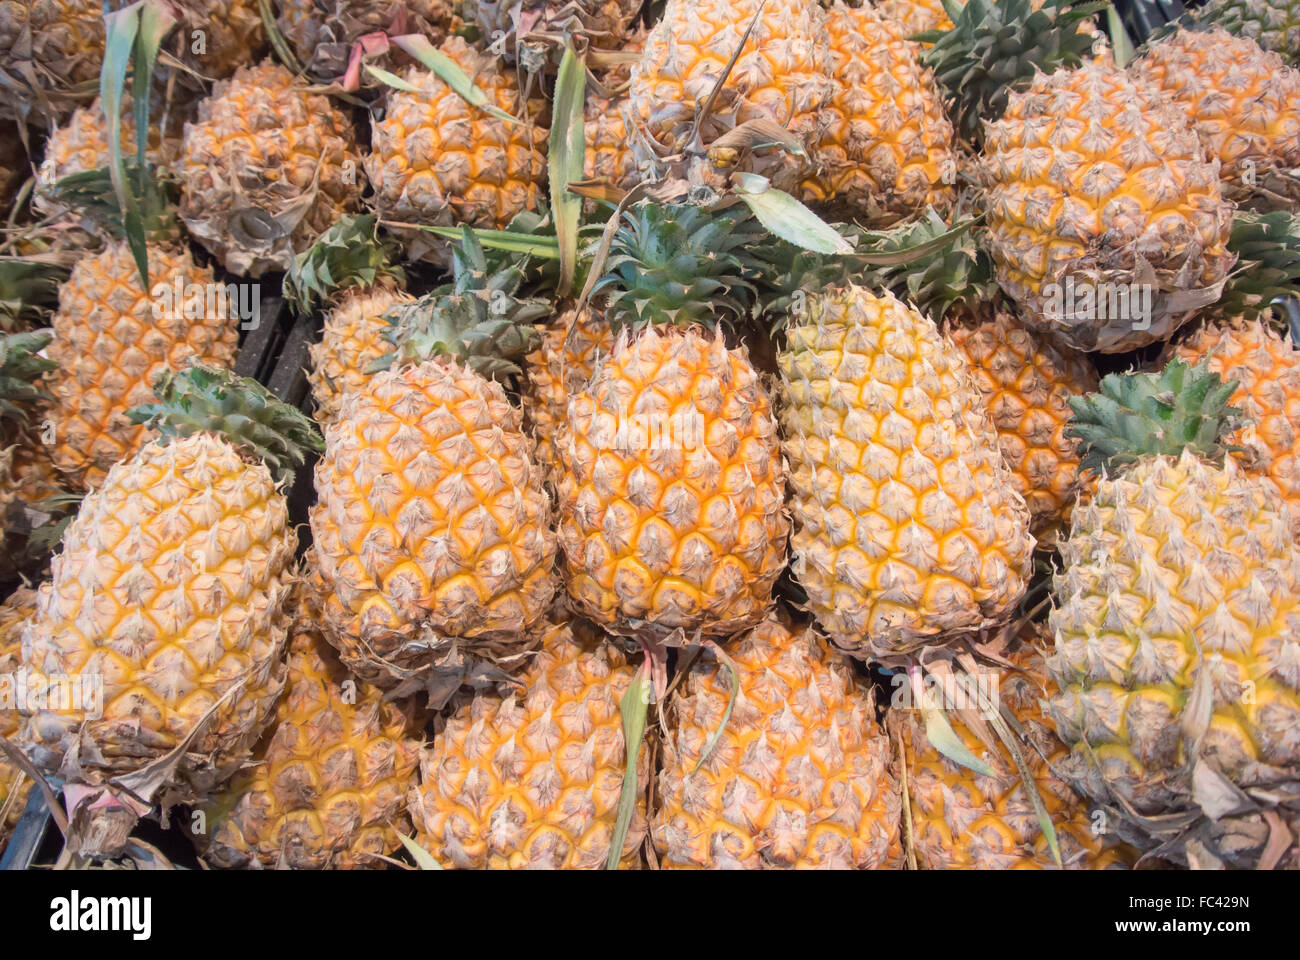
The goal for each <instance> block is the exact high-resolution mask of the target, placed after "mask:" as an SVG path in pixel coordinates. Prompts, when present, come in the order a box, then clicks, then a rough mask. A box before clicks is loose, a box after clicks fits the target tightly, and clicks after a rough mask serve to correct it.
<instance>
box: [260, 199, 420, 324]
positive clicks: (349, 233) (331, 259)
mask: <svg viewBox="0 0 1300 960" xmlns="http://www.w3.org/2000/svg"><path fill="white" fill-rule="evenodd" d="M377 223H378V219H377V218H376V217H375V215H374V214H371V213H367V214H364V215H362V216H356V217H344V218H343V219H342V220H340V221H339V222H338V223H336V224H334V226H332V227H330V228H329V229H328V230H326V231H325V232H324V233H323V234H321V236H320V238H319V239H318V240H317V241H316V242H315V243H314V244H312V245H311V247H310V248H308V249H307V251H306V252H304V253H301V254H299V255H298V256H297V257H295V258H294V261H293V265H292V266H290V267H289V270H288V272H287V273H286V274H285V276H284V298H285V300H286V301H288V303H289V305H290V306H291V307H293V309H294V310H296V311H297V312H299V313H310V312H311V311H312V310H313V309H315V308H316V306H318V305H319V304H322V303H326V302H328V301H329V300H330V299H332V298H333V297H335V296H336V295H337V294H339V293H340V292H342V291H344V290H347V289H350V288H364V287H373V286H375V285H376V284H378V283H381V282H384V281H385V280H390V281H392V282H393V283H395V284H397V285H398V286H399V287H400V286H404V285H405V284H406V272H405V271H404V270H402V268H401V267H400V266H398V265H397V264H395V263H394V262H393V258H394V255H395V253H396V250H397V245H396V244H394V243H393V242H392V241H389V240H384V239H380V237H379V235H378V230H377Z"/></svg>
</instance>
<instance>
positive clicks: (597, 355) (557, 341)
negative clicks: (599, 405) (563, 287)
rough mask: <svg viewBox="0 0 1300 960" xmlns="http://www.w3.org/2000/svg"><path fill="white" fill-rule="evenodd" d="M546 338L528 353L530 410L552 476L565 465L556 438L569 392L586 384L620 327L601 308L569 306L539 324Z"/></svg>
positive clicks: (540, 459) (541, 461)
mask: <svg viewBox="0 0 1300 960" xmlns="http://www.w3.org/2000/svg"><path fill="white" fill-rule="evenodd" d="M538 331H539V332H540V333H541V344H540V346H538V348H537V349H536V350H534V351H533V352H532V353H530V354H529V355H528V356H527V358H526V359H527V366H526V367H525V368H524V369H525V373H527V375H528V387H527V392H526V396H527V399H528V402H527V403H525V404H524V413H525V414H526V415H527V417H528V425H529V427H530V429H531V431H532V433H533V436H534V437H535V439H536V441H537V457H536V462H537V464H538V466H540V467H541V468H542V469H543V470H545V471H546V473H547V476H552V475H553V471H555V470H556V469H558V467H559V453H558V451H557V449H556V442H557V441H558V439H559V432H560V429H561V427H562V426H563V425H564V422H565V420H566V419H567V418H568V415H569V397H570V396H572V395H573V394H574V393H575V392H577V391H578V390H581V389H582V388H583V387H585V386H586V385H587V383H588V381H590V380H591V378H592V375H593V374H594V373H595V372H596V365H597V363H598V362H599V361H600V360H602V359H603V358H605V357H608V356H609V353H610V350H612V349H613V347H614V332H613V330H612V329H611V328H610V326H609V323H608V322H607V321H606V320H605V318H604V317H603V316H602V315H601V313H600V311H598V310H596V309H594V308H592V307H587V308H585V309H584V310H583V311H582V312H581V313H578V312H577V311H575V310H573V309H569V310H566V311H564V312H563V313H561V314H560V315H559V316H558V317H556V318H555V319H554V320H552V321H551V322H550V323H548V324H546V325H545V326H539V327H538Z"/></svg>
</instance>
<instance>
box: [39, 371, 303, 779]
mask: <svg viewBox="0 0 1300 960" xmlns="http://www.w3.org/2000/svg"><path fill="white" fill-rule="evenodd" d="M158 393H159V397H160V399H161V400H162V403H161V404H160V405H157V406H152V407H145V408H142V409H141V410H140V411H139V415H140V416H141V417H145V416H147V417H149V418H150V420H151V422H152V423H153V424H154V425H155V427H156V428H157V429H158V430H159V432H160V434H161V438H160V439H158V440H155V441H153V442H151V443H149V444H147V445H146V446H145V447H144V448H142V449H141V450H140V451H139V452H138V453H136V454H135V455H134V456H132V457H131V458H130V459H128V460H125V461H123V462H122V463H119V464H117V465H116V466H115V467H113V468H112V469H111V470H110V471H109V472H108V475H107V477H106V478H105V480H104V483H103V485H102V486H100V487H99V488H98V489H97V490H94V491H92V492H91V493H90V494H88V495H87V496H86V498H85V499H84V500H83V501H82V503H81V506H80V508H79V509H78V511H77V515H76V517H75V518H74V519H73V520H72V523H71V524H70V525H69V526H68V528H67V531H66V532H65V533H64V536H63V544H62V549H61V551H60V553H59V554H58V555H57V556H56V557H55V558H54V561H53V563H52V564H51V569H50V580H49V581H47V582H46V583H44V584H42V585H41V588H40V591H39V597H38V599H37V603H36V611H35V613H34V614H33V616H32V618H31V619H30V620H29V621H28V622H27V623H26V625H25V626H24V627H23V633H22V639H23V652H22V661H23V667H24V668H25V669H26V670H27V671H28V673H29V678H28V679H29V686H30V689H31V697H32V700H31V702H30V704H27V705H24V706H23V707H22V708H21V709H22V710H23V713H24V727H23V740H24V746H25V749H27V751H28V753H29V755H30V756H31V757H32V759H33V760H34V761H35V762H36V763H37V764H38V765H40V766H42V767H44V768H45V769H48V770H56V769H58V768H59V767H60V765H61V764H65V761H66V762H67V763H70V764H72V766H71V769H74V770H75V771H76V775H75V776H74V777H72V778H70V779H72V780H75V781H78V782H80V783H84V784H90V785H105V784H107V783H108V781H109V780H110V779H113V778H118V777H122V776H128V779H129V775H130V774H132V773H135V772H137V771H139V770H140V768H141V767H143V766H145V765H146V764H148V763H149V762H150V761H153V760H157V759H159V758H160V757H162V756H163V755H165V754H167V753H168V752H169V751H172V750H174V749H175V748H176V747H177V746H179V745H180V744H181V743H183V742H184V741H185V740H186V738H187V737H190V735H191V734H192V733H194V731H195V729H196V725H197V724H199V722H200V721H201V720H203V719H204V718H208V721H209V722H208V725H207V727H206V729H205V730H204V731H203V732H202V733H201V734H200V735H199V736H197V737H196V738H195V739H194V740H192V741H191V742H190V744H189V749H188V750H187V751H186V753H185V755H184V756H183V757H180V758H179V759H178V763H177V766H176V767H175V768H174V769H173V770H172V771H171V772H170V775H169V776H165V777H163V780H165V781H175V782H176V784H177V786H180V787H186V786H188V787H190V788H192V789H193V790H195V791H198V792H202V791H204V790H206V789H208V788H210V787H211V786H213V785H215V784H216V783H219V782H221V781H222V780H223V779H225V778H226V777H228V776H229V775H231V774H232V773H234V771H235V767H236V766H237V764H238V762H239V761H241V760H242V759H243V758H244V757H245V756H246V754H247V752H248V750H249V749H251V747H252V746H253V745H254V744H255V743H256V742H257V739H258V737H259V736H260V734H261V732H262V730H263V728H264V726H265V725H266V723H267V722H268V721H269V720H270V719H271V717H273V716H274V711H275V704H276V700H277V699H278V698H279V696H280V693H281V691H282V690H283V687H284V662H283V658H284V646H285V642H286V635H287V630H288V622H287V617H286V614H285V605H286V603H287V602H288V599H289V593H290V589H291V585H292V563H293V557H294V550H295V547H296V545H297V537H296V535H295V533H294V530H293V527H292V526H291V525H290V523H289V516H288V506H287V504H286V502H285V497H284V494H283V493H282V492H281V490H280V489H279V488H280V486H281V485H282V484H284V483H285V482H286V480H288V479H289V478H290V471H291V469H292V466H293V465H294V464H295V463H297V464H301V462H302V452H301V448H302V447H303V446H307V445H313V446H314V445H318V444H319V439H318V438H317V437H315V435H314V433H313V430H312V427H311V425H310V422H309V421H308V420H307V419H306V418H305V417H303V416H302V414H300V413H299V412H298V411H297V410H294V409H292V408H290V407H287V406H285V405H284V404H280V403H278V402H277V401H275V399H274V397H272V396H271V395H270V394H269V393H267V392H266V391H265V389H264V388H262V387H260V386H258V385H257V384H255V383H253V382H252V381H248V380H243V379H241V378H238V377H235V376H234V375H233V374H230V373H229V372H226V371H218V370H215V369H213V368H209V367H202V366H192V367H190V368H189V369H187V370H186V371H185V372H183V373H181V374H177V375H174V376H173V375H168V376H167V377H164V378H162V379H161V380H160V383H159V387H158ZM272 469H274V470H275V474H274V475H273V474H272ZM69 683H71V684H73V686H71V687H69V686H67V685H68V684H69ZM78 691H79V692H78ZM228 694H229V696H228ZM65 769H66V768H65ZM147 786H148V787H150V788H153V789H156V788H158V787H159V786H160V784H156V783H152V782H151V783H149V784H147ZM135 789H137V790H144V787H143V786H141V785H136V786H135Z"/></svg>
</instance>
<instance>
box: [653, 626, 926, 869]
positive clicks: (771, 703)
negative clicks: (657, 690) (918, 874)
mask: <svg viewBox="0 0 1300 960" xmlns="http://www.w3.org/2000/svg"><path fill="white" fill-rule="evenodd" d="M725 655H726V661H727V664H726V665H724V664H722V663H719V662H718V658H717V657H716V656H714V655H713V654H711V653H705V654H703V655H702V657H701V658H700V659H699V660H697V661H695V662H694V663H693V664H692V665H691V668H690V672H689V673H688V674H687V675H686V679H685V680H684V682H683V684H682V686H681V688H680V689H679V691H678V693H677V694H676V695H675V696H674V697H673V699H672V700H671V701H670V702H669V704H668V708H667V720H668V729H667V732H666V735H665V737H664V752H663V768H662V770H661V771H660V773H659V779H658V786H657V789H656V796H657V800H658V807H657V809H656V810H655V812H654V815H653V821H652V827H651V831H652V836H653V837H654V842H655V847H656V849H657V850H658V852H659V855H660V857H661V858H662V862H663V865H664V867H666V868H670V869H671V868H678V869H680V868H696V869H743V870H765V869H807V868H822V869H832V870H835V869H839V870H844V869H856V870H868V869H881V868H887V867H897V866H899V865H900V862H901V846H900V841H899V822H900V821H899V817H900V813H901V810H902V800H901V796H900V794H899V790H898V781H897V780H896V779H894V777H893V776H892V774H891V770H890V753H891V750H890V744H889V738H888V737H887V736H886V735H885V733H884V731H883V730H882V729H881V728H880V725H879V724H878V723H877V721H876V707H875V696H874V693H873V691H872V688H871V687H870V686H869V685H868V684H864V683H862V682H860V681H859V680H857V679H856V678H855V677H854V674H853V665H852V663H851V662H850V661H849V660H848V659H847V658H845V657H844V656H843V655H841V654H840V653H838V652H836V651H834V650H829V649H827V644H826V641H825V640H823V639H822V638H821V637H819V636H818V635H817V633H816V632H815V631H814V630H812V629H811V628H808V627H805V628H799V627H796V626H794V625H793V624H792V623H791V622H790V620H789V618H788V617H786V616H785V615H784V614H774V615H772V616H770V617H769V618H768V619H766V620H764V621H763V622H762V623H760V624H759V625H758V626H757V627H755V628H754V629H753V630H751V631H749V632H748V633H746V634H745V635H744V637H742V638H741V639H740V641H739V642H737V643H735V644H729V645H728V646H727V648H726V651H725ZM715 737H716V743H715V742H714V740H715Z"/></svg>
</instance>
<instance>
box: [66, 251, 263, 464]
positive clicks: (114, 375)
mask: <svg viewBox="0 0 1300 960" xmlns="http://www.w3.org/2000/svg"><path fill="white" fill-rule="evenodd" d="M149 280H150V283H152V284H154V290H159V289H160V286H161V287H166V288H167V290H168V292H169V293H170V291H172V290H174V289H175V286H176V284H177V283H179V284H181V285H182V289H183V290H184V292H185V296H187V297H188V296H189V295H190V292H191V291H192V290H202V291H204V293H205V294H206V292H207V291H209V290H211V289H212V288H213V283H214V279H213V274H212V270H211V268H210V267H200V266H198V265H197V264H196V263H195V262H194V259H193V257H192V256H191V255H190V251H189V249H188V248H178V247H174V246H171V245H170V244H166V243H160V244H155V245H151V246H150V248H149ZM195 285H197V286H195ZM221 289H222V292H223V293H224V290H225V288H224V287H222V288H221ZM209 300H210V298H208V297H207V296H206V295H205V296H204V301H203V308H202V310H197V311H195V310H191V311H189V312H191V313H197V315H195V316H186V312H187V311H186V310H185V308H184V304H183V303H181V304H180V305H177V303H176V298H175V297H174V296H171V297H170V298H169V300H164V299H161V298H156V297H151V296H149V295H148V294H146V293H145V291H144V289H143V288H142V287H141V285H140V274H139V272H138V271H137V269H136V263H135V260H134V259H133V257H132V255H131V251H130V249H129V247H128V246H127V244H126V241H124V240H117V241H114V242H112V243H110V244H109V245H108V247H106V248H105V249H104V251H103V252H102V253H99V254H96V255H95V256H93V257H86V258H84V259H82V260H80V261H79V262H78V263H77V265H76V266H75V267H73V269H72V276H71V277H70V278H69V279H68V281H67V283H65V284H63V286H62V287H60V289H59V309H58V310H57V311H56V312H55V314H54V317H53V319H52V320H51V326H52V327H53V330H54V339H53V341H52V342H51V343H50V346H49V348H48V351H47V355H48V356H49V358H50V359H51V360H53V361H54V362H55V363H56V364H57V367H56V368H55V369H54V370H53V371H52V372H51V373H50V374H49V376H48V377H47V380H46V383H47V388H48V390H49V392H50V393H51V394H52V395H53V396H54V404H53V406H52V408H51V410H50V417H51V418H52V419H53V421H54V425H55V447H54V450H53V459H54V464H55V466H56V467H57V468H58V470H59V472H60V473H61V474H62V475H63V476H64V477H65V478H66V479H67V480H68V482H69V483H71V484H73V485H74V486H76V487H85V486H98V485H99V484H101V483H102V482H103V480H104V477H105V475H106V473H107V472H108V470H109V468H110V467H112V466H113V464H115V463H117V462H118V461H120V460H123V459H124V458H126V457H129V456H131V455H132V454H133V453H135V452H136V451H137V450H138V449H139V448H140V446H141V444H143V443H144V442H145V440H146V439H147V437H148V432H147V431H146V429H145V428H144V427H143V426H141V425H139V424H134V423H131V422H130V420H129V419H128V417H127V411H128V410H130V409H131V408H132V407H133V406H135V405H137V404H140V403H144V402H147V401H148V400H150V399H152V397H153V384H154V381H155V379H157V377H158V376H159V374H161V373H163V372H164V371H165V370H179V369H180V368H181V367H182V366H183V365H184V363H185V362H186V361H187V360H188V359H190V358H191V357H193V358H196V359H199V360H202V361H204V362H206V363H211V364H216V365H218V366H228V365H229V364H231V363H232V362H233V361H234V357H235V351H236V348H237V346H238V343H239V317H238V316H237V315H236V314H235V312H234V311H231V310H226V309H217V308H216V306H214V308H213V309H212V310H211V311H209V307H208V304H209ZM169 303H170V307H169V306H168V304H169ZM217 306H219V305H217Z"/></svg>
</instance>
